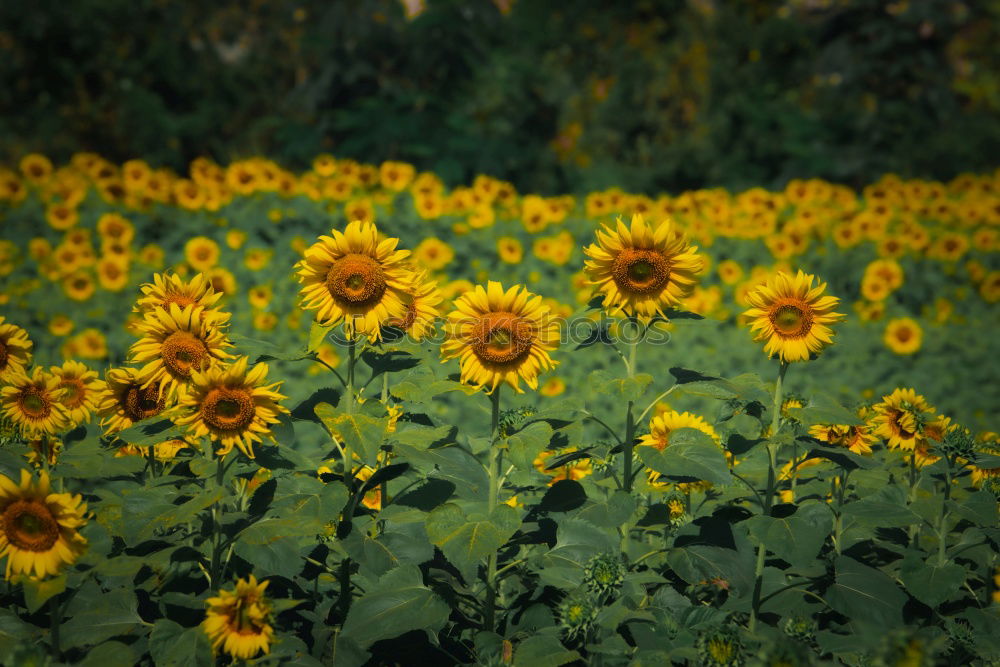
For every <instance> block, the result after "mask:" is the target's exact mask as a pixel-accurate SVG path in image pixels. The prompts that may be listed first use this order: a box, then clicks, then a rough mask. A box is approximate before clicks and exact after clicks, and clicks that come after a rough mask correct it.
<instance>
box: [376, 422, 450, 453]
mask: <svg viewBox="0 0 1000 667" xmlns="http://www.w3.org/2000/svg"><path fill="white" fill-rule="evenodd" d="M449 433H451V427H450V426H434V427H430V426H421V425H419V424H407V425H405V426H403V425H402V424H400V425H399V426H398V427H397V428H396V432H395V433H392V434H390V435H389V436H388V437H389V439H391V440H394V441H396V442H401V443H404V444H407V445H410V446H411V447H419V448H421V449H426V448H428V447H430V446H431V445H433V444H434V443H435V442H440V441H442V440H444V439H445V438H447V437H448V434H449Z"/></svg>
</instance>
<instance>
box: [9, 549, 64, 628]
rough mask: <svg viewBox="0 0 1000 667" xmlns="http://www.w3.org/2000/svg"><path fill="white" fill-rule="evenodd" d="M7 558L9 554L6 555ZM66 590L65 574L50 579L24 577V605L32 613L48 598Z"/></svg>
mask: <svg viewBox="0 0 1000 667" xmlns="http://www.w3.org/2000/svg"><path fill="white" fill-rule="evenodd" d="M8 558H9V556H8ZM64 590H66V575H65V574H61V575H59V576H58V577H53V578H51V579H42V580H38V579H28V578H25V579H24V605H25V606H26V607H27V608H28V612H29V613H31V614H34V613H35V612H36V611H38V610H39V609H41V608H42V605H43V604H45V603H46V602H48V600H49V598H51V597H53V596H55V595H59V594H60V593H62V592H63V591H64Z"/></svg>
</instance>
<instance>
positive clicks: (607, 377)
mask: <svg viewBox="0 0 1000 667" xmlns="http://www.w3.org/2000/svg"><path fill="white" fill-rule="evenodd" d="M588 382H589V384H590V385H591V386H592V387H593V388H594V389H595V390H596V391H598V392H600V393H602V394H610V395H611V396H615V397H616V398H621V399H622V400H625V401H635V400H637V399H638V398H640V397H641V396H642V395H643V394H644V393H645V392H646V388H647V387H649V385H650V383H652V382H653V376H652V375H650V374H649V373H637V374H636V375H635V376H633V377H614V376H613V375H611V373H608V372H607V371H601V370H598V371H593V372H592V373H591V374H590V377H589V379H588Z"/></svg>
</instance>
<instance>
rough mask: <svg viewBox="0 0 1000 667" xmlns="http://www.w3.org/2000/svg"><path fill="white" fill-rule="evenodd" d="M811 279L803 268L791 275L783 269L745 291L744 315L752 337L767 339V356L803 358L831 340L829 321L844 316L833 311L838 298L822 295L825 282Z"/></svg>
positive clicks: (831, 333) (803, 359)
mask: <svg viewBox="0 0 1000 667" xmlns="http://www.w3.org/2000/svg"><path fill="white" fill-rule="evenodd" d="M814 279H815V276H811V275H808V274H805V273H803V272H802V271H799V272H798V273H797V274H796V275H794V276H792V275H790V274H787V273H785V272H783V271H782V272H779V273H777V274H776V275H774V276H773V277H771V278H769V279H768V281H767V282H766V283H765V284H763V285H761V286H760V287H758V288H757V289H756V290H754V291H753V292H751V293H750V294H748V295H747V301H748V302H749V303H750V306H751V308H750V309H749V310H747V311H746V312H744V313H743V315H744V317H746V318H749V319H750V320H751V324H750V328H751V331H753V332H755V333H756V336H755V340H757V341H761V340H763V341H766V342H765V344H764V351H765V352H766V353H767V355H768V356H769V357H773V356H774V355H776V354H777V355H778V356H779V357H780V359H781V360H782V361H785V362H791V361H806V360H808V359H809V355H810V354H818V353H819V352H820V351H822V349H823V348H824V347H826V346H827V345H830V344H832V343H833V330H832V329H830V327H829V326H828V325H830V324H833V323H834V322H837V321H838V320H840V319H842V318H843V317H844V316H843V315H842V314H840V313H835V312H833V309H834V308H836V307H837V303H838V302H839V301H840V300H839V299H838V298H837V297H834V296H823V291H824V290H825V289H826V283H820V284H819V285H817V286H816V287H813V286H812V284H813V280H814Z"/></svg>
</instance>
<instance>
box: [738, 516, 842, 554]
mask: <svg viewBox="0 0 1000 667" xmlns="http://www.w3.org/2000/svg"><path fill="white" fill-rule="evenodd" d="M827 517H828V518H829V517H830V514H829V513H827ZM746 525H747V528H748V529H749V530H750V535H751V536H753V537H754V538H755V540H756V541H757V542H758V543H760V542H763V543H764V544H765V545H766V547H767V549H768V550H769V551H771V552H772V553H773V554H774V555H776V556H777V557H778V558H781V559H782V560H786V561H788V562H789V563H791V564H792V565H796V566H797V565H808V564H809V563H810V562H812V561H813V560H814V559H815V558H816V555H817V554H818V553H819V550H820V548H821V547H822V546H823V542H824V541H825V540H826V536H827V535H828V534H829V532H830V530H829V524H828V525H826V526H824V525H821V524H818V523H814V522H812V521H810V520H809V519H807V518H805V517H801V516H798V514H797V513H796V514H793V515H792V516H788V517H784V518H777V517H773V516H754V517H750V518H749V519H747V520H746Z"/></svg>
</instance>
